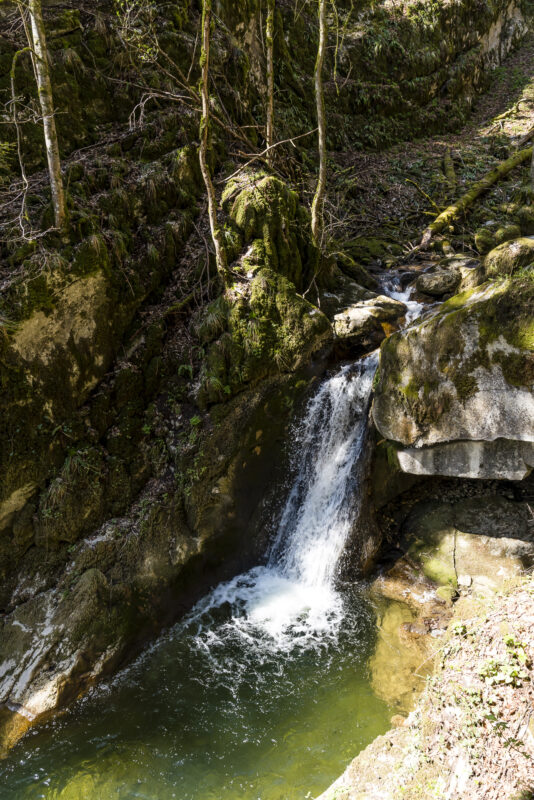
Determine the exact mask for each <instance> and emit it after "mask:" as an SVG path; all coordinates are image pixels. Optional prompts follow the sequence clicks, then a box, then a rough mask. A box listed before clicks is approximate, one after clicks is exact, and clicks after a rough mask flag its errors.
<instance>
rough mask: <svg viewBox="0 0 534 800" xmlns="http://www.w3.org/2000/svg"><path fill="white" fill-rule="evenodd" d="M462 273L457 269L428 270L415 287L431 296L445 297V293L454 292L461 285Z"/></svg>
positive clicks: (418, 279)
mask: <svg viewBox="0 0 534 800" xmlns="http://www.w3.org/2000/svg"><path fill="white" fill-rule="evenodd" d="M460 281H461V275H460V273H459V271H456V270H438V271H436V272H427V273H425V274H424V275H420V276H419V277H418V278H417V280H416V282H415V287H416V289H417V291H418V292H421V293H422V294H429V295H430V296H431V297H443V295H444V294H452V293H453V292H455V291H456V289H457V288H458V286H459V285H460Z"/></svg>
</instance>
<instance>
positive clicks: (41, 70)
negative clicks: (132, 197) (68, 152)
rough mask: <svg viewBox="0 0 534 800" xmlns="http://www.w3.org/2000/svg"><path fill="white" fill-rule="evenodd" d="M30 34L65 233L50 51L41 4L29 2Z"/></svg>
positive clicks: (57, 211)
mask: <svg viewBox="0 0 534 800" xmlns="http://www.w3.org/2000/svg"><path fill="white" fill-rule="evenodd" d="M28 10H29V13H30V22H31V34H32V40H33V41H32V42H30V44H32V46H33V53H34V57H33V63H34V67H35V79H36V81H37V92H38V95H39V103H40V105H41V114H42V117H43V128H44V137H45V147H46V157H47V160H48V171H49V173H50V188H51V190H52V205H53V207H54V218H55V224H56V228H58V230H60V231H61V232H62V233H66V231H67V211H66V206H65V191H64V189H63V179H62V177H61V161H60V159H59V145H58V140H57V133H56V121H55V118H54V99H53V95H52V82H51V80H50V71H49V68H48V51H47V47H46V33H45V27H44V22H43V13H42V9H41V0H29V3H28Z"/></svg>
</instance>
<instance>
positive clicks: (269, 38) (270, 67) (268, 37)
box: [265, 0, 276, 167]
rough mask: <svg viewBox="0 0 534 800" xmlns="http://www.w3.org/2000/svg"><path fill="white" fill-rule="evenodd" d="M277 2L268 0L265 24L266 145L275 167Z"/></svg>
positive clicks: (269, 163) (269, 158) (268, 155)
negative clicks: (275, 20)
mask: <svg viewBox="0 0 534 800" xmlns="http://www.w3.org/2000/svg"><path fill="white" fill-rule="evenodd" d="M275 8H276V0H267V20H266V23H265V43H266V47H267V122H266V126H265V144H266V147H267V163H268V165H269V166H270V167H272V165H273V155H274V153H273V150H272V146H273V144H274V14H275Z"/></svg>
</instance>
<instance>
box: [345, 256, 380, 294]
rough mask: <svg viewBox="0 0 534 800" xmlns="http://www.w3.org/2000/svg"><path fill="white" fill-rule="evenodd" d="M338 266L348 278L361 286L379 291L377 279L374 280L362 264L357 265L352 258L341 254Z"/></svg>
mask: <svg viewBox="0 0 534 800" xmlns="http://www.w3.org/2000/svg"><path fill="white" fill-rule="evenodd" d="M337 264H338V267H339V269H340V270H341V271H342V272H343V273H344V274H345V275H346V276H347V277H348V278H351V279H352V280H353V281H356V283H357V284H359V285H360V286H364V287H365V288H366V289H370V290H372V291H374V290H376V289H378V287H379V283H378V281H377V280H376V278H373V276H372V275H370V274H369V273H368V272H367V270H366V269H365V267H362V265H361V264H357V263H356V261H355V260H354V259H353V258H351V256H349V255H347V254H346V253H340V254H339V255H338V256H337Z"/></svg>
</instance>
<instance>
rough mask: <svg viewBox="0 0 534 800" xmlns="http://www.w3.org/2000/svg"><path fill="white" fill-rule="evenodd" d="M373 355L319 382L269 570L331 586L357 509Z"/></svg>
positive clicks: (300, 438) (298, 444)
mask: <svg viewBox="0 0 534 800" xmlns="http://www.w3.org/2000/svg"><path fill="white" fill-rule="evenodd" d="M377 364H378V354H377V353H376V352H375V353H372V354H371V355H370V356H368V357H367V358H365V359H363V360H362V361H359V362H356V363H355V364H354V365H352V364H350V365H347V366H345V367H343V368H342V369H341V371H340V372H338V373H337V374H336V375H334V376H333V377H331V378H329V379H328V380H326V381H324V383H323V384H322V385H321V387H320V388H319V391H318V392H317V394H316V395H315V396H314V397H313V398H312V399H311V401H310V402H309V404H308V408H307V410H306V415H305V417H304V420H303V422H302V424H301V426H300V430H298V431H297V437H296V438H297V442H296V447H295V456H294V457H295V461H296V462H297V463H296V464H295V465H294V466H295V467H296V478H295V480H294V483H293V487H292V489H291V492H290V494H289V497H288V499H287V502H286V505H285V508H284V511H283V514H282V517H281V520H280V525H279V528H278V534H277V537H276V540H275V543H274V546H273V548H272V551H271V555H270V559H269V565H270V566H271V567H275V568H278V569H279V570H280V571H281V572H282V573H283V574H284V575H286V576H287V577H288V578H292V579H294V580H298V581H300V582H302V583H304V584H306V585H309V586H315V587H318V588H319V587H324V586H331V585H332V584H333V582H334V579H335V576H336V568H337V565H338V562H339V559H340V557H341V553H342V551H343V548H344V545H345V543H346V541H347V538H348V536H349V534H350V531H351V528H352V526H353V524H354V519H355V516H356V514H357V508H358V505H359V494H358V486H357V484H358V477H359V476H358V465H359V457H360V453H361V448H362V443H363V439H364V435H365V431H366V427H367V412H368V407H369V398H370V395H371V388H372V382H373V377H374V374H375V372H376V368H377Z"/></svg>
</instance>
